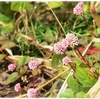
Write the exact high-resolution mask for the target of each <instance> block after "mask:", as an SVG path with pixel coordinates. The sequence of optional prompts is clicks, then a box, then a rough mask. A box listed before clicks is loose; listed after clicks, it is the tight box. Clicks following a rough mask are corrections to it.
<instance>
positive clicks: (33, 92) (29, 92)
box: [27, 88, 37, 98]
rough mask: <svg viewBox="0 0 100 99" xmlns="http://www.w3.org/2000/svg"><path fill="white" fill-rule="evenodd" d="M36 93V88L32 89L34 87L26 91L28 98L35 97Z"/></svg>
mask: <svg viewBox="0 0 100 99" xmlns="http://www.w3.org/2000/svg"><path fill="white" fill-rule="evenodd" d="M36 95H37V90H36V89H34V88H30V89H28V91H27V96H28V98H35V97H36Z"/></svg>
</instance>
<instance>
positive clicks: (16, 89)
mask: <svg viewBox="0 0 100 99" xmlns="http://www.w3.org/2000/svg"><path fill="white" fill-rule="evenodd" d="M14 89H15V91H16V92H18V91H19V90H20V89H21V86H20V83H17V84H16V85H15V88H14Z"/></svg>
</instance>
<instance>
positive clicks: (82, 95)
mask: <svg viewBox="0 0 100 99" xmlns="http://www.w3.org/2000/svg"><path fill="white" fill-rule="evenodd" d="M76 98H89V97H88V95H87V94H86V93H84V92H83V91H81V92H78V93H76Z"/></svg>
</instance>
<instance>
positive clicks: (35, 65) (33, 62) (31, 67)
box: [28, 60, 38, 70]
mask: <svg viewBox="0 0 100 99" xmlns="http://www.w3.org/2000/svg"><path fill="white" fill-rule="evenodd" d="M28 66H29V68H30V69H32V70H34V69H36V68H37V66H38V62H37V61H35V60H30V61H29V62H28Z"/></svg>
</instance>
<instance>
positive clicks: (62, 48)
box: [54, 39, 68, 55]
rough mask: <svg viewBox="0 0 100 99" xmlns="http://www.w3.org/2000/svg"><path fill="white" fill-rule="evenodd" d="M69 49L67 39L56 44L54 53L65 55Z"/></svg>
mask: <svg viewBox="0 0 100 99" xmlns="http://www.w3.org/2000/svg"><path fill="white" fill-rule="evenodd" d="M67 47H68V41H67V40H66V39H63V40H62V42H57V43H55V44H54V51H55V52H56V53H57V54H59V55H60V54H63V53H64V51H65V50H66V48H67Z"/></svg>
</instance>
